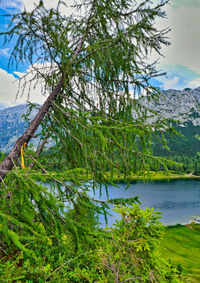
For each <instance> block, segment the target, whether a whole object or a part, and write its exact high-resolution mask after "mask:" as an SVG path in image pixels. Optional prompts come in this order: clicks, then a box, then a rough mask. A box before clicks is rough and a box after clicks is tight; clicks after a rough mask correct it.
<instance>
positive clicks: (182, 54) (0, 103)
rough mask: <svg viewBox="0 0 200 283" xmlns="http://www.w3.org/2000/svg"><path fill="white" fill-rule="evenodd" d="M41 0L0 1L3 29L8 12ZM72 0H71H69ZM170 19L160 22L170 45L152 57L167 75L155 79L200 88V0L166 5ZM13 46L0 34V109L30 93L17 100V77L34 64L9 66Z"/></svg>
mask: <svg viewBox="0 0 200 283" xmlns="http://www.w3.org/2000/svg"><path fill="white" fill-rule="evenodd" d="M34 2H35V3H38V2H39V0H35V1H30V0H2V1H1V4H0V32H2V31H5V30H6V27H7V26H8V24H9V18H8V17H6V16H5V15H6V14H8V13H17V12H18V11H21V10H23V9H24V6H25V8H26V10H29V11H30V10H31V9H32V8H33V3H34ZM69 2H70V0H69ZM44 3H45V5H46V6H47V7H48V8H51V7H53V6H55V4H56V3H57V1H56V0H44ZM165 10H166V12H167V18H166V19H161V20H159V21H158V22H157V27H158V28H167V27H170V28H171V31H170V32H169V34H168V37H169V41H170V42H171V45H170V46H169V47H164V48H163V49H162V54H163V56H162V57H159V56H158V55H155V54H152V55H151V58H150V59H151V60H152V61H153V60H157V59H158V65H157V69H158V70H161V71H163V72H166V73H167V75H166V76H164V77H160V78H157V79H156V80H153V83H154V84H155V85H156V86H159V87H160V88H161V89H163V90H166V89H180V90H182V89H184V88H197V87H200V32H199V30H200V0H170V2H169V4H168V5H166V7H165ZM12 47H13V46H12V45H11V44H6V45H3V37H2V36H1V37H0V109H2V108H5V107H9V106H14V105H17V104H22V103H26V101H27V99H28V97H27V93H26V92H25V94H24V95H23V96H22V97H21V96H18V98H17V99H16V93H17V89H18V79H17V76H21V75H22V74H23V73H26V72H27V71H28V70H30V68H31V66H28V65H27V64H24V65H23V64H21V65H19V66H18V68H16V66H15V65H13V66H12V67H11V68H10V69H9V70H8V67H7V64H8V60H9V56H10V53H11V51H12ZM44 100H45V96H44V95H43V94H41V89H40V88H37V87H36V88H35V89H34V88H32V89H31V95H30V97H29V101H31V102H36V103H40V104H41V103H43V102H44Z"/></svg>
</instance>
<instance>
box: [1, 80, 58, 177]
mask: <svg viewBox="0 0 200 283" xmlns="http://www.w3.org/2000/svg"><path fill="white" fill-rule="evenodd" d="M62 87H63V79H60V80H59V82H58V83H57V85H56V86H55V88H54V90H53V91H52V92H51V93H50V95H49V96H48V98H47V100H46V101H45V102H44V104H43V105H42V107H41V108H40V110H39V111H38V113H37V115H36V116H35V118H34V119H33V120H32V121H31V123H30V126H29V127H28V128H27V130H26V131H25V132H24V134H23V135H22V136H21V137H20V138H19V139H18V140H17V141H16V143H15V145H14V147H13V149H12V150H11V152H10V153H9V155H8V156H7V157H6V158H5V159H4V160H3V162H2V163H1V165H0V182H1V181H2V179H3V178H4V177H5V175H6V172H8V171H10V170H11V169H12V168H13V166H14V161H16V160H17V158H18V157H19V156H20V153H21V147H22V146H23V145H24V143H28V142H29V141H30V139H31V138H32V137H33V135H34V133H35V131H36V130H37V128H38V127H39V125H40V123H41V122H42V120H43V119H44V116H45V115H46V113H47V112H48V110H49V108H50V106H51V102H52V101H53V100H55V99H56V97H57V95H58V93H59V91H60V90H61V89H62Z"/></svg>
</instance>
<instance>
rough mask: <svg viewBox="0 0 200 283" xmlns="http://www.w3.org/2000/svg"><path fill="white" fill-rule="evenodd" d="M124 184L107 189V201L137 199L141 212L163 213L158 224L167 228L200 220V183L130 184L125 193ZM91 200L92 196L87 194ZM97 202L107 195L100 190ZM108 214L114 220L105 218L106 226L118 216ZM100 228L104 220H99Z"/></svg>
mask: <svg viewBox="0 0 200 283" xmlns="http://www.w3.org/2000/svg"><path fill="white" fill-rule="evenodd" d="M125 188H126V184H118V187H114V186H112V185H108V191H109V197H110V198H123V197H124V198H128V197H134V196H139V200H140V201H141V205H140V207H141V208H145V207H150V208H152V207H153V208H154V209H155V210H159V211H161V212H162V218H161V220H160V221H161V222H163V223H164V224H166V225H175V224H178V223H179V224H185V223H189V222H190V220H192V219H194V218H200V180H171V181H155V182H147V183H144V182H142V181H138V182H135V183H133V184H130V186H129V188H128V189H127V190H125ZM90 195H91V196H93V193H90ZM95 197H96V198H99V199H102V200H106V199H107V196H106V192H105V190H104V189H103V190H102V196H101V197H99V194H96V196H95ZM110 212H111V213H112V214H113V215H114V217H111V216H109V217H108V226H110V225H112V224H113V223H114V222H115V218H118V219H119V215H117V214H116V213H114V212H113V211H112V210H110ZM100 222H101V223H102V226H105V220H104V218H103V217H100Z"/></svg>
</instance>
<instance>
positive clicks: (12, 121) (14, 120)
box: [0, 105, 36, 152]
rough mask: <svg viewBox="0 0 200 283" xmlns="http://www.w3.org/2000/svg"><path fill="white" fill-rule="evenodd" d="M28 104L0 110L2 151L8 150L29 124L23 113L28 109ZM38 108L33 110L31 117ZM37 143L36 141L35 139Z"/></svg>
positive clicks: (0, 142)
mask: <svg viewBox="0 0 200 283" xmlns="http://www.w3.org/2000/svg"><path fill="white" fill-rule="evenodd" d="M28 108H29V107H28V105H19V106H15V107H9V108H7V109H3V110H0V151H1V152H8V151H10V150H11V148H12V147H13V145H14V143H15V141H16V140H17V139H18V138H19V137H20V135H22V134H23V132H24V131H25V129H26V128H27V126H28V122H27V121H25V119H24V117H23V115H25V114H26V113H27V111H28ZM35 113H36V110H33V112H32V113H31V116H30V117H33V116H34V115H35ZM34 143H36V141H34Z"/></svg>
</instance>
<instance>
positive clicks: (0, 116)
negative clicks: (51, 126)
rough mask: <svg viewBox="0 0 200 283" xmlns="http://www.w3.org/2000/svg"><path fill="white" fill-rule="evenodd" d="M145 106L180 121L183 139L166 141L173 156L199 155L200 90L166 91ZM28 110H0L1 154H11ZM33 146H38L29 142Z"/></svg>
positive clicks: (23, 108) (17, 108)
mask: <svg viewBox="0 0 200 283" xmlns="http://www.w3.org/2000/svg"><path fill="white" fill-rule="evenodd" d="M145 104H146V105H147V106H148V107H150V108H151V109H154V110H156V111H157V112H159V113H160V114H161V115H162V116H164V117H166V118H172V119H175V120H179V121H180V122H179V123H177V124H176V126H177V130H178V131H179V132H180V133H182V134H183V135H184V136H185V138H180V137H176V138H175V141H173V142H172V140H169V143H170V144H171V145H172V153H173V150H174V152H179V154H196V153H197V152H199V153H200V87H199V88H196V89H189V88H186V89H184V90H174V89H169V90H167V91H163V92H162V96H161V97H160V100H159V102H152V101H151V102H149V103H147V102H145ZM27 110H28V106H27V105H19V106H15V107H10V108H7V109H3V110H0V151H2V152H8V151H10V149H11V148H12V146H13V145H14V142H15V141H16V140H17V138H18V137H19V136H20V135H22V134H23V132H24V130H25V129H26V128H27V126H28V123H27V122H26V121H25V120H24V118H23V117H22V116H23V115H24V114H26V112H27ZM34 111H35V112H32V114H31V116H32V117H33V116H34V115H35V113H36V110H34ZM151 119H152V118H151ZM32 143H34V144H36V143H37V142H36V141H35V140H32ZM158 153H160V152H158ZM164 154H166V152H165V153H164Z"/></svg>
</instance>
